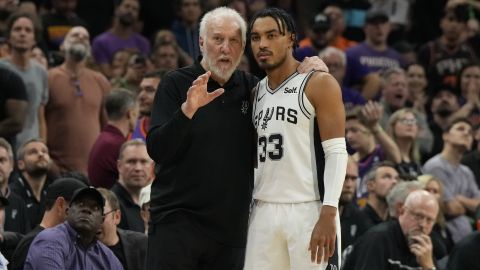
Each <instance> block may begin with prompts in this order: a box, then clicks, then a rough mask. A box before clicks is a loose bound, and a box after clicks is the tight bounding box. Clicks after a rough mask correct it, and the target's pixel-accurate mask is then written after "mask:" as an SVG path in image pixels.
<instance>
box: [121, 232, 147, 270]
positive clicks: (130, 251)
mask: <svg viewBox="0 0 480 270" xmlns="http://www.w3.org/2000/svg"><path fill="white" fill-rule="evenodd" d="M117 232H118V236H119V237H120V241H122V246H123V251H124V254H125V259H126V261H127V262H126V263H127V265H126V267H125V266H124V268H125V269H129V270H135V269H139V270H141V269H144V267H145V259H146V257H147V244H148V242H147V236H146V235H145V234H143V233H138V232H133V231H128V230H122V229H119V228H117Z"/></svg>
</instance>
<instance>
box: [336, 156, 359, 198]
mask: <svg viewBox="0 0 480 270" xmlns="http://www.w3.org/2000/svg"><path fill="white" fill-rule="evenodd" d="M357 180H358V166H357V164H355V162H353V161H349V162H348V163H347V172H346V174H345V181H344V182H343V188H342V194H341V195H340V204H342V205H345V204H348V203H350V202H351V201H352V200H353V198H354V196H355V187H356V186H357Z"/></svg>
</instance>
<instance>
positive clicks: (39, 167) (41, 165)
mask: <svg viewBox="0 0 480 270" xmlns="http://www.w3.org/2000/svg"><path fill="white" fill-rule="evenodd" d="M51 164H52V162H51V160H50V155H49V153H48V147H47V145H46V144H45V142H43V141H42V140H40V139H32V140H29V141H27V142H26V143H24V144H23V145H22V146H20V148H19V149H18V152H17V166H18V169H19V171H20V176H19V177H18V178H17V179H14V181H13V182H12V183H11V185H10V188H11V190H12V192H14V193H15V194H17V195H19V196H20V197H21V198H22V199H23V201H24V202H25V204H26V206H27V213H28V218H29V219H30V225H31V226H32V227H35V226H37V225H38V224H39V223H40V221H41V220H42V216H43V212H44V211H45V193H46V191H45V190H46V189H47V187H48V186H49V185H50V184H51V182H52V181H51V180H50V179H48V178H47V172H48V170H49V169H50V167H51Z"/></svg>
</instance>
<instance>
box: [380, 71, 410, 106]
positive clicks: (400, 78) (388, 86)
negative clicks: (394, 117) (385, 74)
mask: <svg viewBox="0 0 480 270" xmlns="http://www.w3.org/2000/svg"><path fill="white" fill-rule="evenodd" d="M383 97H384V99H385V101H386V102H387V104H388V105H389V106H391V107H392V108H394V109H399V108H403V107H404V106H405V102H406V101H407V98H408V90H407V79H406V77H405V75H403V74H396V73H394V74H391V75H390V77H389V78H388V79H387V80H386V82H385V85H384V88H383Z"/></svg>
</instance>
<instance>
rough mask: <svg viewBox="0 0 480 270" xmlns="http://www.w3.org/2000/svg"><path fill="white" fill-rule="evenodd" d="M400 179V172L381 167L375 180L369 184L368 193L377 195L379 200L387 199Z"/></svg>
mask: <svg viewBox="0 0 480 270" xmlns="http://www.w3.org/2000/svg"><path fill="white" fill-rule="evenodd" d="M399 179H400V177H399V176H398V172H397V170H395V169H394V168H391V167H379V168H378V169H377V173H376V174H375V180H373V181H368V183H367V185H368V192H369V193H370V192H371V193H373V194H375V195H376V196H377V197H378V198H381V199H385V198H386V197H387V194H388V193H389V192H390V190H392V188H393V187H394V186H395V185H396V184H397V182H398V181H399Z"/></svg>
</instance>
